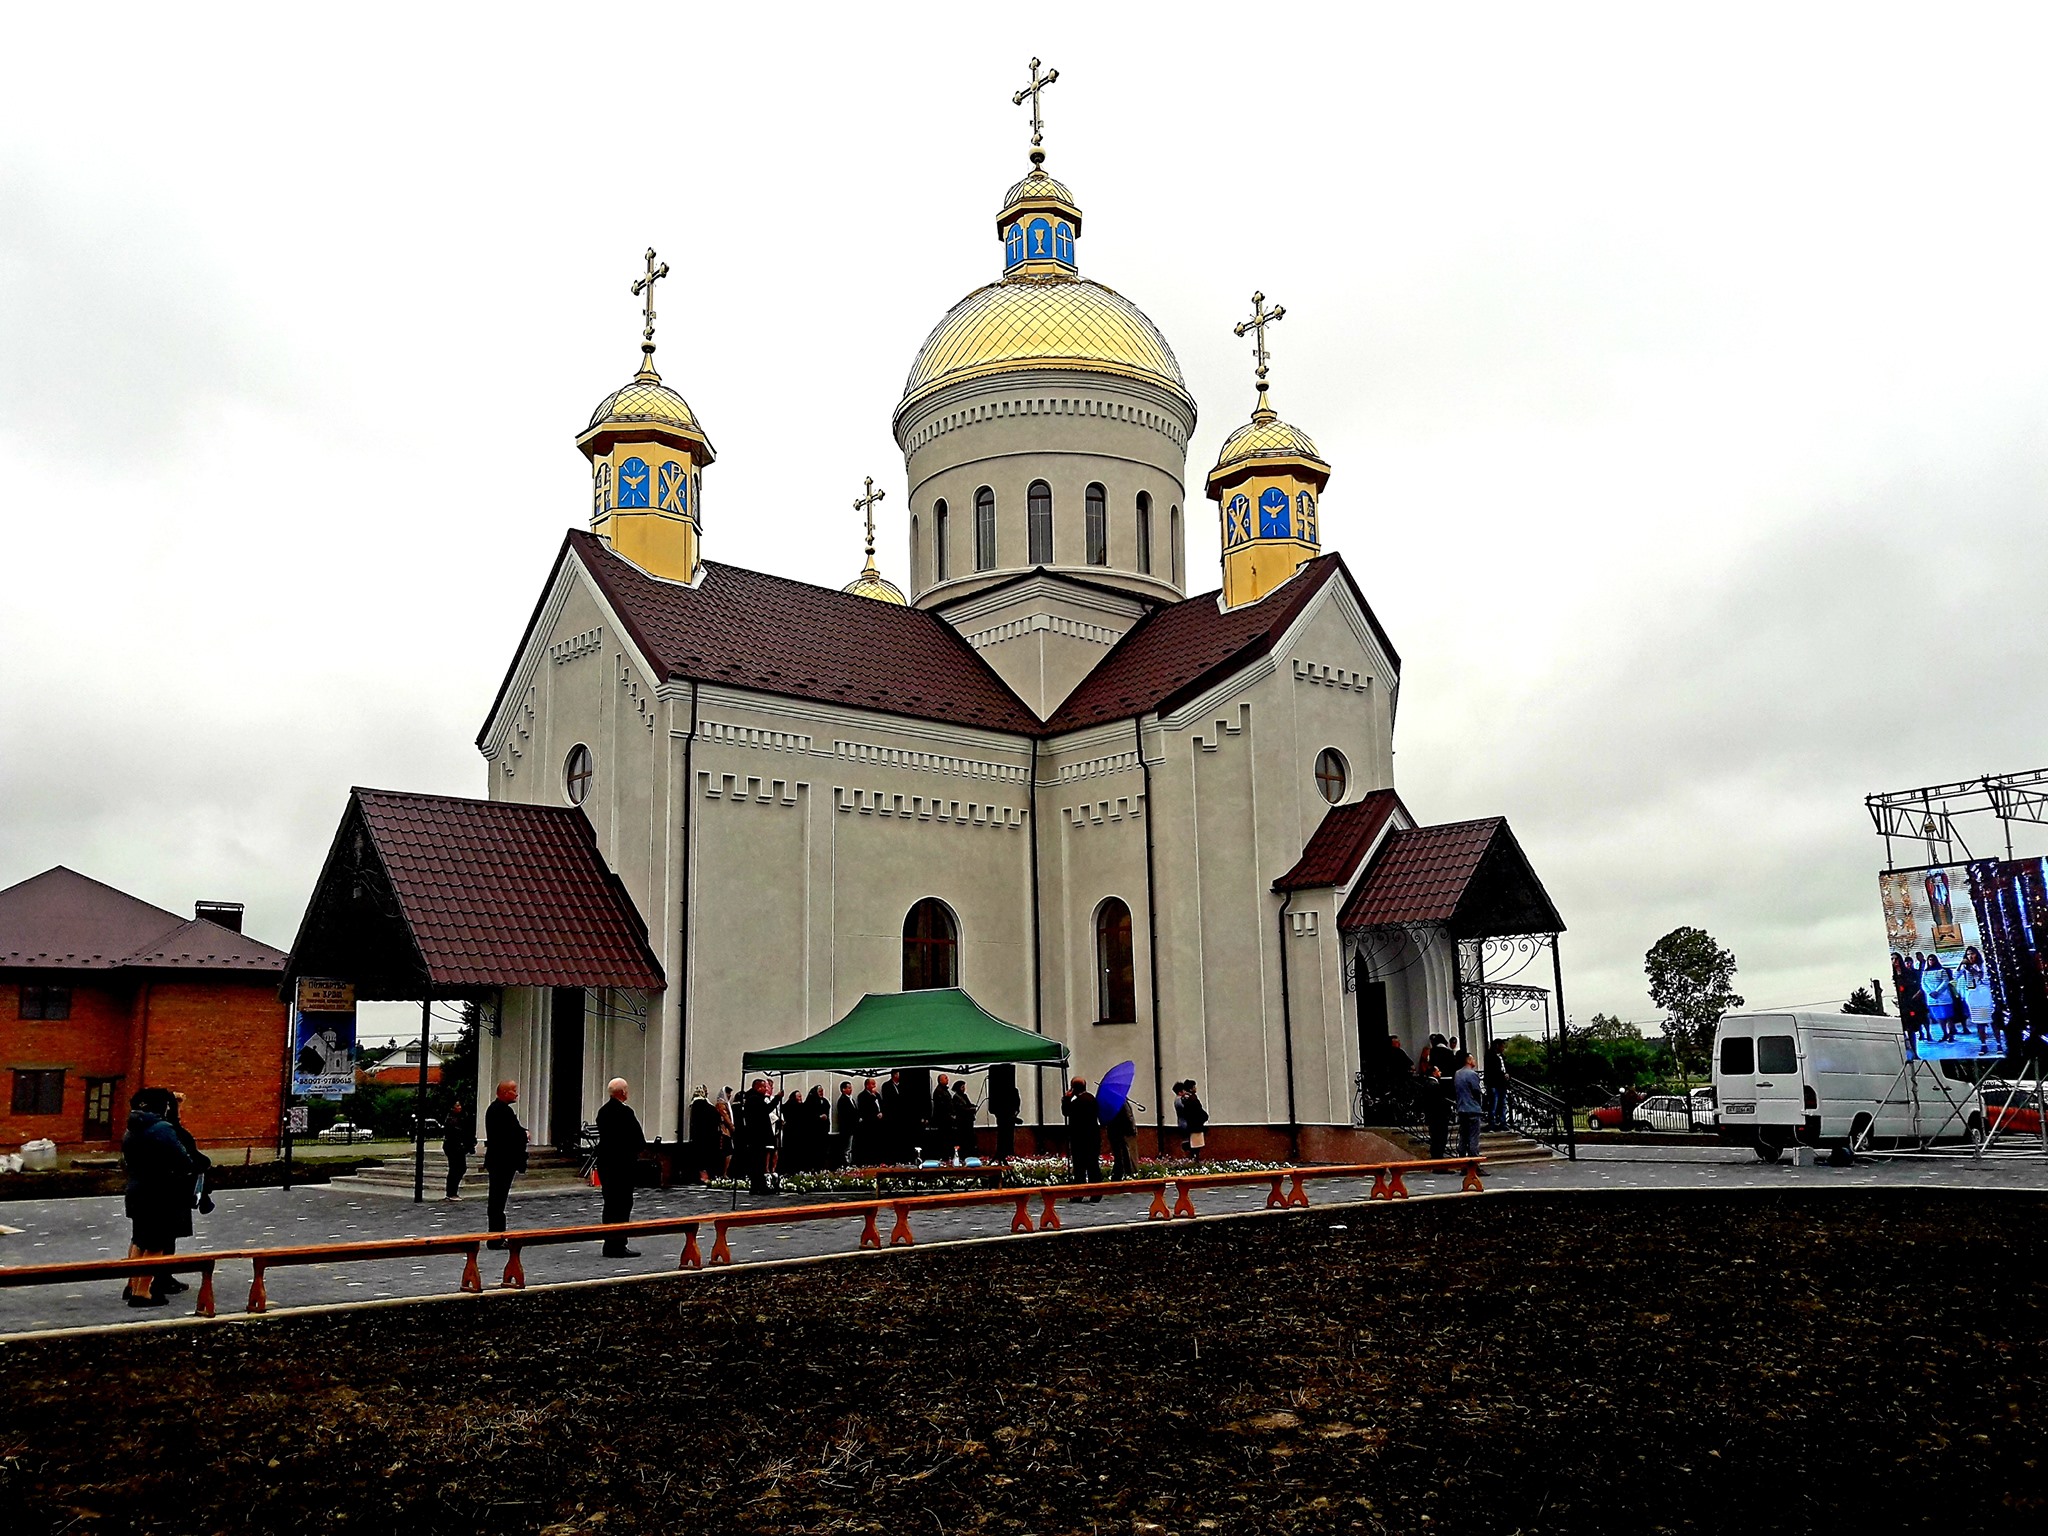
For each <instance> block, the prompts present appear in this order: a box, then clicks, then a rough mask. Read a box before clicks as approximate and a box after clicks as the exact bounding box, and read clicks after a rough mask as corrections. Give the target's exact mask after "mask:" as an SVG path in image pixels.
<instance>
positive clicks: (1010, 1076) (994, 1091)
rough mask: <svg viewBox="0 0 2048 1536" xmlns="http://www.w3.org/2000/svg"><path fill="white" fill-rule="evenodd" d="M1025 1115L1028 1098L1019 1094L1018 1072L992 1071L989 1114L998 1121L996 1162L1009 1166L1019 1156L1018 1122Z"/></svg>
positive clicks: (989, 1074)
mask: <svg viewBox="0 0 2048 1536" xmlns="http://www.w3.org/2000/svg"><path fill="white" fill-rule="evenodd" d="M1023 1111H1024V1097H1023V1095H1022V1094H1020V1093H1018V1092H1017V1069H1016V1068H1015V1067H1012V1066H1000V1067H991V1068H989V1073H988V1112H989V1113H990V1114H992V1115H994V1116H995V1117H996V1161H997V1162H999V1163H1007V1162H1008V1161H1009V1160H1010V1159H1011V1158H1013V1157H1015V1156H1016V1155H1017V1121H1018V1118H1019V1117H1020V1116H1021V1115H1022V1114H1023Z"/></svg>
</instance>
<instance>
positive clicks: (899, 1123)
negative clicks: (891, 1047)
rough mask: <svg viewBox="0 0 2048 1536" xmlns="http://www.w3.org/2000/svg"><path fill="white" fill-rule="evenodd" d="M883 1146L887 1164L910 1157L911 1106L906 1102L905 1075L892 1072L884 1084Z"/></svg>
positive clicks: (882, 1151)
mask: <svg viewBox="0 0 2048 1536" xmlns="http://www.w3.org/2000/svg"><path fill="white" fill-rule="evenodd" d="M881 1109H882V1145H881V1154H882V1159H883V1161H885V1162H891V1163H900V1162H903V1161H904V1160H905V1159H907V1158H908V1157H909V1156H910V1106H909V1105H908V1104H906V1103H905V1102H904V1097H903V1074H902V1073H901V1072H891V1073H890V1074H889V1081H888V1082H886V1083H884V1084H882V1098H881Z"/></svg>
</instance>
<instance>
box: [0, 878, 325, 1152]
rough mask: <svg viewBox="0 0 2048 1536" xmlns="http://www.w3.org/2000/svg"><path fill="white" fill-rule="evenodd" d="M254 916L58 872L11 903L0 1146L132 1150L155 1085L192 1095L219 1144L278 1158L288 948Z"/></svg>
mask: <svg viewBox="0 0 2048 1536" xmlns="http://www.w3.org/2000/svg"><path fill="white" fill-rule="evenodd" d="M241 922H242V909H241V908H240V907H239V906H236V905H234V904H232V903H225V902H201V903H199V904H198V907H197V911H196V913H195V915H194V916H192V917H189V918H187V917H180V916H179V915H178V914H177V913H175V912H166V911H165V910H164V909H163V908H162V907H156V906H151V905H150V904H149V903H148V902H146V901H142V900H140V899H138V898H136V897H134V896H130V895H127V894H125V893H124V892H121V891H117V890H115V889H114V888H113V887H112V886H109V885H102V884H101V883H100V882H99V881H97V880H91V879H88V878H87V877H86V876H84V875H81V874H78V873H76V872H75V871H72V870H69V869H65V868H64V867H63V866H62V865H59V866H58V867H57V868H55V869H51V870H46V871H45V872H44V873H42V874H40V875H36V876H34V877H32V878H30V879H27V880H24V881H22V882H21V883H20V884H19V885H14V886H10V887H8V888H7V889H6V890H4V891H0V1147H16V1146H19V1145H20V1144H21V1143H23V1142H25V1141H32V1140H34V1139H36V1138H37V1137H48V1138H49V1139H50V1140H52V1141H54V1142H56V1143H57V1145H58V1146H59V1147H63V1148H67V1149H80V1150H90V1149H96V1148H100V1147H106V1146H112V1145H115V1144H118V1142H119V1141H120V1138H121V1133H122V1131H123V1130H124V1129H125V1127H126V1123H127V1119H128V1098H129V1095H130V1094H131V1093H133V1092H134V1091H135V1090H136V1089H138V1088H142V1087H145V1086H147V1087H166V1088H174V1089H177V1090H178V1091H180V1092H182V1093H184V1094H185V1095H186V1106H185V1115H186V1120H187V1123H188V1124H189V1126H190V1128H191V1130H192V1133H193V1134H194V1135H195V1136H197V1137H198V1138H199V1140H200V1141H201V1142H202V1143H204V1144H206V1145H208V1146H268V1145H270V1144H271V1143H272V1142H273V1141H274V1140H275V1139H276V1136H277V1126H278V1116H279V1113H280V1106H281V1103H282V1099H281V1097H280V1095H281V1093H282V1090H283V1083H282V1081H281V1073H282V1070H283V1048H284V1038H285V1019H286V1008H285V1004H284V1003H283V1002H282V1001H281V1000H280V999H279V996H278V983H279V979H280V977H281V976H282V975H283V972H284V964H285V958H286V957H285V954H284V951H282V950H278V949H272V948H271V947H270V946H269V945H268V944H263V943H259V942H258V941H257V940H255V939H252V938H249V937H247V936H246V935H245V934H243V933H242V932H241Z"/></svg>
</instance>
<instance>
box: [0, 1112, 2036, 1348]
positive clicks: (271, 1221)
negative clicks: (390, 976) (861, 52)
mask: <svg viewBox="0 0 2048 1536" xmlns="http://www.w3.org/2000/svg"><path fill="white" fill-rule="evenodd" d="M1486 1182H1487V1185H1488V1188H1489V1191H1493V1192H1513V1191H1517V1190H1544V1189H1585V1190H1598V1189H1664V1190H1670V1191H1672V1192H1673V1194H1674V1196H1681V1195H1682V1194H1683V1193H1684V1192H1686V1191H1691V1190H1715V1191H1720V1190H1727V1189H1731V1188H1757V1189H1783V1188H1788V1187H1795V1186H1796V1187H1817V1188H1870V1187H1886V1186H1889V1187H1899V1186H1914V1185H1919V1186H1929V1187H1933V1188H1943V1187H1962V1188H1991V1189H2012V1190H2048V1157H2044V1156H2042V1155H2041V1153H2040V1151H2039V1144H2038V1143H2035V1144H2034V1147H2033V1150H2032V1151H2031V1152H2029V1151H2025V1150H2021V1149H2019V1148H2014V1149H2011V1150H2008V1151H2005V1152H2003V1153H2001V1154H1998V1155H1993V1156H1987V1157H1983V1158H1973V1157H1970V1156H1968V1155H1962V1154H1940V1155H1933V1156H1920V1157H1891V1158H1869V1159H1860V1160H1859V1161H1858V1162H1857V1164H1856V1165H1855V1166H1853V1167H1849V1168H1835V1167H1830V1166H1828V1165H1827V1164H1826V1163H1825V1162H1821V1163H1818V1164H1815V1163H1812V1162H1808V1163H1804V1164H1801V1163H1795V1162H1793V1161H1791V1160H1790V1159H1787V1160H1785V1161H1782V1162H1779V1163H1775V1164H1766V1163H1761V1162H1759V1161H1758V1160H1757V1159H1756V1158H1755V1157H1754V1156H1753V1155H1752V1154H1750V1153H1748V1152H1745V1151H1736V1150H1728V1149H1723V1148H1719V1147H1692V1146H1687V1147H1670V1148H1662V1147H1640V1146H1614V1147H1585V1148H1581V1149H1580V1154H1579V1158H1578V1160H1577V1161H1576V1162H1567V1161H1565V1160H1564V1159H1562V1158H1557V1159H1553V1160H1551V1161H1549V1162H1537V1163H1520V1164H1510V1165H1503V1166H1501V1167H1499V1168H1496V1169H1490V1170H1488V1172H1487V1175H1486ZM1459 1183H1460V1181H1459V1180H1458V1178H1457V1177H1456V1176H1455V1175H1436V1174H1423V1175H1418V1176H1416V1177H1415V1178H1413V1179H1412V1180H1411V1181H1410V1188H1411V1191H1412V1192H1413V1194H1414V1195H1416V1196H1418V1197H1427V1196H1434V1195H1452V1194H1455V1193H1457V1191H1458V1189H1459ZM1307 1187H1308V1191H1309V1198H1310V1199H1311V1201H1313V1202H1314V1204H1315V1205H1316V1206H1335V1205H1344V1204H1351V1203H1357V1202H1362V1201H1364V1199H1365V1197H1366V1196H1367V1195H1368V1194H1369V1193H1370V1190H1371V1184H1370V1181H1366V1180H1342V1179H1338V1180H1313V1181H1310V1183H1309V1184H1308V1186H1307ZM1267 1189H1268V1186H1267V1185H1266V1184H1265V1183H1263V1182H1260V1183H1257V1184H1248V1185H1241V1186H1236V1187H1227V1188H1221V1189H1205V1190H1198V1191H1197V1192H1196V1196H1195V1203H1196V1206H1197V1208H1198V1209H1199V1211H1200V1213H1201V1215H1203V1216H1221V1215H1231V1214H1242V1213H1250V1212H1257V1211H1260V1210H1263V1209H1264V1207H1265V1202H1266V1195H1267ZM1473 1198H1480V1197H1473ZM215 1200H216V1202H217V1206H218V1208H217V1209H216V1210H215V1211H214V1213H213V1214H212V1215H211V1216H204V1217H199V1218H198V1222H197V1236H196V1237H194V1238H193V1239H190V1240H188V1241H186V1242H185V1243H183V1244H181V1245H180V1246H181V1247H182V1248H184V1249H186V1250H188V1251H192V1252H201V1251H207V1250H223V1249H242V1248H262V1247H280V1248H281V1247H297V1246H302V1245H310V1244H319V1243H346V1242H363V1241H369V1240H373V1239H388V1238H397V1237H422V1236H458V1235H466V1234H469V1233H476V1232H481V1231H482V1230H483V1227H484V1209H483V1201H482V1200H481V1199H475V1198H465V1199H463V1200H461V1201H441V1200H429V1201H428V1202H427V1203H425V1204H423V1205H415V1204H414V1203H413V1202H412V1201H411V1199H410V1198H407V1197H398V1196H392V1195H387V1194H377V1193H370V1192H367V1191H362V1190H349V1189H347V1188H345V1187H341V1186H330V1185H302V1186H299V1187H297V1188H294V1189H291V1190H281V1189H247V1190H224V1191H222V1192H220V1193H219V1194H217V1195H216V1196H215ZM738 1203H739V1206H740V1208H741V1209H750V1208H753V1207H755V1206H759V1205H783V1206H791V1205H801V1204H808V1203H811V1200H810V1199H809V1198H807V1197H804V1196H796V1195H791V1196H783V1197H769V1198H767V1199H762V1200H757V1199H754V1198H752V1197H749V1196H745V1195H742V1196H741V1197H740V1199H739V1202H738ZM732 1206H733V1199H732V1196H731V1194H730V1193H729V1192H726V1191H719V1192H715V1193H714V1192H712V1191H708V1190H703V1189H698V1188H676V1189H671V1190H657V1189H645V1190H642V1191H640V1195H639V1199H638V1201H637V1203H636V1205H635V1208H634V1215H635V1216H636V1217H637V1218H640V1219H647V1220H652V1219H656V1218H663V1217H676V1216H695V1215H702V1216H704V1217H706V1218H707V1219H708V1218H710V1217H712V1216H715V1215H717V1214H718V1213H720V1212H723V1211H726V1210H729V1209H731V1208H732ZM1149 1206H1150V1196H1149V1194H1147V1195H1142V1196H1140V1195H1132V1196H1125V1197H1111V1198H1109V1199H1105V1200H1104V1201H1102V1202H1101V1203H1100V1204H1074V1203H1071V1202H1070V1203H1067V1204H1065V1205H1063V1206H1062V1207H1061V1221H1062V1222H1063V1224H1064V1225H1065V1226H1066V1227H1068V1228H1070V1229H1071V1228H1082V1227H1093V1226H1109V1225H1118V1224H1125V1223H1143V1222H1144V1221H1145V1220H1146V1212H1147V1210H1148V1208H1149ZM1032 1209H1033V1212H1034V1214H1035V1213H1036V1210H1037V1206H1036V1204H1035V1203H1034V1205H1033V1208H1032ZM1012 1211H1013V1208H1012V1207H1011V1206H1010V1205H1009V1204H1007V1203H1004V1204H1001V1205H986V1206H969V1207H965V1208H959V1209H937V1210H929V1211H920V1212H918V1213H916V1215H915V1217H914V1229H915V1232H916V1236H917V1241H918V1242H919V1244H931V1243H935V1242H962V1241H976V1240H993V1239H1005V1240H1008V1239H1009V1236H1010V1231H1009V1228H1010V1218H1011V1215H1012ZM598 1214H599V1197H598V1193H597V1191H595V1190H593V1189H590V1188H589V1187H587V1186H584V1185H576V1186H572V1187H570V1188H567V1189H556V1190H550V1191H547V1192H539V1191H536V1192H533V1193H530V1194H527V1195H525V1196H523V1197H522V1198H519V1199H517V1200H515V1201H514V1203H513V1205H512V1207H511V1220H512V1223H513V1225H514V1226H518V1227H545V1226H578V1225H582V1224H585V1223H590V1222H595V1221H596V1220H597V1219H598ZM858 1237H859V1223H858V1219H857V1218H854V1217H848V1218H847V1219H846V1220H845V1221H843V1222H842V1221H815V1222H805V1223H799V1224H796V1225H793V1226H789V1227H786V1228H778V1227H773V1226H764V1227H744V1228H739V1229H736V1230H735V1231H734V1232H733V1233H732V1235H731V1244H732V1252H733V1260H734V1262H735V1263H736V1264H748V1263H760V1262H763V1261H769V1260H780V1259H794V1258H811V1257H818V1256H824V1255H831V1254H845V1253H855V1252H857V1251H858V1250H857V1242H858ZM709 1238H710V1233H709V1232H708V1231H706V1232H705V1233H703V1234H702V1237H701V1239H700V1241H701V1243H702V1246H703V1247H704V1248H705V1250H706V1251H707V1252H708V1250H709V1246H710V1243H709ZM1016 1240H1018V1241H1029V1240H1030V1239H1025V1238H1019V1239H1016ZM634 1241H635V1245H636V1246H637V1247H638V1248H639V1249H640V1250H641V1257H639V1258H638V1259H607V1258H605V1257H604V1256H603V1254H602V1252H601V1250H600V1245H599V1244H598V1243H596V1242H587V1243H573V1244H561V1245H549V1246H546V1247H538V1248H533V1249H529V1250H527V1251H526V1253H525V1254H524V1255H523V1256H522V1257H523V1261H524V1265H525V1270H526V1277H527V1285H528V1287H529V1288H531V1287H535V1286H542V1285H548V1284H555V1283H563V1282H586V1283H587V1282H591V1281H602V1280H607V1279H619V1278H625V1277H630V1276H635V1275H651V1274H658V1273H664V1272H672V1271H673V1270H675V1268H676V1267H677V1262H678V1258H679V1256H680V1253H681V1249H682V1242H683V1239H682V1237H681V1236H680V1235H673V1236H666V1235H665V1236H659V1237H642V1238H636V1239H635V1240H634ZM127 1249H128V1222H127V1218H126V1217H125V1216H124V1215H123V1214H122V1210H121V1202H120V1200H119V1199H118V1198H117V1197H107V1198H91V1199H73V1200H26V1201H10V1202H7V1203H5V1204H0V1265H8V1266H13V1265H28V1264H54V1263H61V1262H64V1261H67V1260H80V1259H92V1258H118V1257H121V1256H122V1255H124V1254H125V1253H126V1252H127ZM482 1260H483V1265H484V1268H483V1274H484V1283H485V1285H486V1287H487V1288H492V1287H495V1286H496V1285H497V1282H498V1279H499V1277H500V1274H501V1272H502V1267H503V1256H502V1255H500V1254H493V1253H489V1252H486V1253H485V1254H483V1255H482ZM461 1271H462V1259H461V1257H460V1255H453V1254H438V1255H434V1256H431V1257H428V1258H424V1259H391V1260H377V1261H370V1262H358V1263H346V1264H329V1265H307V1266H303V1267H300V1266H292V1267H289V1268H281V1269H274V1270H271V1271H270V1272H269V1274H268V1275H267V1277H266V1284H267V1287H268V1291H269V1301H270V1310H271V1312H272V1313H273V1314H276V1313H279V1312H282V1311H286V1310H289V1309H294V1308H299V1307H321V1306H333V1305H337V1304H347V1303H358V1302H368V1301H394V1300H399V1299H402V1298H407V1297H420V1296H444V1295H449V1294H451V1293H454V1292H455V1291H456V1288H457V1283H458V1280H459V1278H460V1275H461ZM250 1274H251V1267H250V1265H249V1264H248V1263H246V1262H239V1263H234V1262H231V1263H227V1264H224V1265H222V1266H221V1268H220V1270H219V1271H218V1273H217V1275H216V1278H215V1290H216V1302H217V1305H218V1308H219V1311H220V1314H221V1316H222V1317H223V1318H226V1317H230V1316H233V1315H234V1314H236V1313H239V1312H240V1311H241V1309H242V1307H243V1305H244V1302H245V1301H246V1299H247V1295H248V1288H249V1282H250ZM122 1290H123V1287H122V1285H121V1283H120V1282H119V1281H118V1280H95V1281H90V1282H84V1283H71V1284H63V1285H45V1286H30V1287H8V1288H0V1339H4V1338H5V1337H6V1336H8V1335H19V1334H24V1333H36V1332H45V1331H49V1330H53V1329H71V1328H90V1327H104V1326H109V1325H114V1326H139V1325H144V1324H149V1323H156V1322H160V1321H162V1320H166V1319H169V1318H181V1317H186V1316H189V1314H190V1312H191V1302H192V1298H191V1296H190V1295H189V1294H188V1295H184V1296H177V1297H173V1298H172V1301H171V1304H170V1305H169V1306H168V1307H164V1308H161V1309H157V1310H152V1311H148V1312H143V1311H137V1310H131V1309H130V1308H128V1307H127V1305H126V1303H125V1301H124V1300H123V1297H122Z"/></svg>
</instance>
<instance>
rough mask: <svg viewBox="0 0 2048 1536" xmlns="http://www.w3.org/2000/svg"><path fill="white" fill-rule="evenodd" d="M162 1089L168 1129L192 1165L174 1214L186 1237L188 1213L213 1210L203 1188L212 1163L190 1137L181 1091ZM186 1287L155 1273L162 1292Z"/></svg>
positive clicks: (173, 1246)
mask: <svg viewBox="0 0 2048 1536" xmlns="http://www.w3.org/2000/svg"><path fill="white" fill-rule="evenodd" d="M164 1093H165V1102H166V1108H165V1110H164V1113H165V1116H166V1118H168V1119H169V1120H170V1122H171V1131H172V1133H173V1134H175V1135H176V1136H177V1138H178V1145H179V1147H181V1148H182V1149H183V1150H184V1153H185V1161H186V1163H187V1164H188V1165H189V1166H190V1167H191V1169H192V1187H191V1189H190V1190H189V1191H188V1192H187V1194H186V1197H185V1206H184V1209H183V1210H182V1211H180V1212H179V1214H178V1227H177V1234H176V1235H177V1236H178V1237H190V1236H191V1235H192V1213H193V1212H194V1211H198V1212H200V1213H201V1214H202V1215H208V1216H210V1215H212V1214H213V1196H212V1195H210V1194H208V1193H207V1192H206V1180H207V1172H206V1170H207V1169H209V1168H211V1167H212V1166H213V1159H212V1158H210V1157H208V1156H207V1155H206V1154H205V1153H204V1152H202V1151H200V1150H199V1143H198V1141H196V1140H195V1139H194V1138H193V1135H192V1132H191V1131H190V1130H188V1129H187V1128H186V1125H185V1095H184V1094H182V1093H180V1092H178V1091H177V1090H176V1089H175V1088H170V1089H166V1090H164ZM170 1251H171V1252H172V1253H176V1252H177V1251H178V1245H177V1243H176V1242H175V1241H173V1242H172V1244H171V1246H170ZM190 1289H191V1287H190V1286H188V1285H187V1284H186V1283H185V1282H184V1281H182V1280H180V1279H179V1278H178V1277H177V1276H176V1275H174V1274H172V1273H171V1272H170V1271H169V1270H165V1271H164V1272H163V1273H162V1274H161V1275H159V1276H157V1282H156V1290H157V1291H158V1292H159V1293H160V1294H162V1295H165V1296H169V1295H172V1294H173V1293H175V1292H178V1291H185V1290H190Z"/></svg>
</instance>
